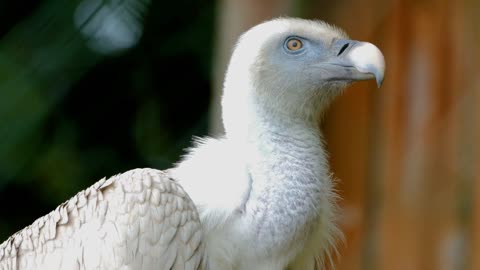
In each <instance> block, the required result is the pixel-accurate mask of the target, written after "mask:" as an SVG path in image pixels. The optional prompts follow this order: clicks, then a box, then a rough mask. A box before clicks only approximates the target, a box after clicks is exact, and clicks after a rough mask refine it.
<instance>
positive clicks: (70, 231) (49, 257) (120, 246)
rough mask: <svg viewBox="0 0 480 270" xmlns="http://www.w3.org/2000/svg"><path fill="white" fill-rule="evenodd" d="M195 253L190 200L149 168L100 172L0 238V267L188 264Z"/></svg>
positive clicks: (194, 261) (196, 261)
mask: <svg viewBox="0 0 480 270" xmlns="http://www.w3.org/2000/svg"><path fill="white" fill-rule="evenodd" d="M199 239H200V240H199ZM203 257H204V243H203V232H202V227H201V224H200V221H199V216H198V212H197V210H196V208H195V206H194V204H193V202H192V201H191V200H190V198H189V197H188V195H187V194H186V193H185V191H184V190H183V189H182V187H181V186H180V185H179V184H178V183H177V182H176V181H175V180H173V179H171V178H170V177H169V176H168V175H167V174H166V173H165V172H162V171H159V170H154V169H135V170H131V171H128V172H125V173H123V174H119V175H116V176H113V177H111V178H109V179H106V178H103V179H101V180H100V181H98V182H96V183H95V184H94V185H92V186H91V187H89V188H88V189H86V190H84V191H81V192H79V193H78V194H77V195H75V196H74V197H72V198H71V199H70V200H68V201H66V202H64V203H62V204H61V205H60V206H58V207H57V209H55V210H54V211H52V212H51V213H49V214H47V215H46V216H43V217H41V218H39V219H37V220H36V221H35V222H34V223H33V224H32V225H30V226H28V227H26V228H25V229H23V230H21V231H19V232H17V233H16V234H14V235H12V236H11V237H10V238H8V239H7V240H6V241H5V242H4V243H2V244H0V270H7V269H8V270H10V269H39V270H43V269H45V270H46V269H49V270H54V269H146V270H148V269H159V268H162V269H191V270H195V269H203V267H204V265H203V264H204V261H205V259H204V258H203Z"/></svg>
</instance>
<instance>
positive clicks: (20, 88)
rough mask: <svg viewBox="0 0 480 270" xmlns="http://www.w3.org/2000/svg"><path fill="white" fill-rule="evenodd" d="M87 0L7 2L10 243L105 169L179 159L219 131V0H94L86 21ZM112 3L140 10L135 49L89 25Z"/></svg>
mask: <svg viewBox="0 0 480 270" xmlns="http://www.w3.org/2000/svg"><path fill="white" fill-rule="evenodd" d="M85 1H86V0H84V1H83V2H85ZM94 1H96V0H94ZM83 2H82V1H60V0H46V1H37V2H36V3H32V4H31V5H24V4H19V3H21V2H17V1H12V0H8V1H2V2H1V3H0V25H1V26H0V38H1V39H0V242H2V241H3V240H4V239H6V238H7V237H8V236H9V235H10V234H12V233H14V232H15V231H17V230H19V229H21V228H23V227H24V226H26V225H28V224H30V223H31V222H33V221H34V219H35V218H37V217H39V216H41V215H44V214H47V213H48V212H49V211H50V210H52V209H53V208H54V207H55V206H56V205H58V204H59V203H61V202H63V201H64V200H66V199H68V198H69V197H71V196H72V195H74V194H75V193H76V192H78V191H79V190H81V189H84V188H86V187H87V186H89V185H91V184H93V183H94V182H95V181H96V180H98V179H100V178H102V177H104V176H111V175H113V174H116V173H120V172H123V171H125V170H128V169H132V168H136V167H154V168H159V169H164V168H168V167H170V166H171V164H172V163H173V162H175V161H177V160H178V159H179V157H180V155H181V154H182V151H183V149H184V148H185V147H188V146H189V145H190V141H191V137H192V135H200V136H201V135H204V134H205V133H206V131H207V119H208V103H209V100H210V70H211V68H210V65H211V55H212V40H213V37H212V35H213V23H214V15H215V10H214V7H215V3H214V2H211V1H195V2H194V1H186V0H177V1H156V2H155V1H152V2H151V3H148V2H147V1H145V0H143V1H142V0H123V1H122V0H119V1H113V0H112V1H102V0H98V1H97V2H92V1H89V3H94V4H95V5H94V7H95V9H94V10H93V11H92V13H91V15H92V16H91V17H87V18H86V19H85V20H84V22H85V24H82V25H80V26H79V25H76V24H75V22H76V21H75V18H74V17H75V16H76V14H77V15H78V13H79V5H81V4H82V3H83ZM102 5H110V6H109V7H113V8H111V10H114V11H118V10H119V9H122V12H123V13H118V12H117V14H121V16H124V17H125V16H127V15H128V14H127V13H131V14H132V16H131V17H128V16H127V17H128V18H127V19H128V20H125V21H126V22H127V23H126V24H124V25H123V26H126V27H127V29H128V28H129V27H130V26H131V27H130V28H131V29H134V28H133V27H137V28H138V29H136V28H135V31H137V30H141V32H143V34H142V35H141V37H140V39H139V40H138V42H136V43H135V44H134V46H132V47H130V48H125V49H123V50H117V51H112V52H105V51H103V52H99V51H96V50H94V48H93V47H92V45H91V44H92V38H95V37H92V36H86V35H85V34H84V32H82V30H84V28H82V27H86V25H87V24H88V23H90V22H95V20H96V18H95V16H97V15H98V14H100V15H101V14H102V10H101V7H102ZM125 14H127V15H125ZM100 15H98V16H100ZM114 19H115V18H114ZM112 25H113V26H115V27H116V28H115V27H110V28H108V27H107V30H108V31H109V33H111V32H112V31H113V32H114V31H119V29H118V25H115V24H111V25H107V26H112ZM120 26H122V25H120ZM89 27H91V25H90V26H89ZM90 30H91V29H90ZM120 30H122V29H120ZM108 31H107V32H108ZM135 33H137V32H135ZM94 34H98V33H96V32H95V33H94ZM121 37H122V36H120V38H121ZM94 41H95V40H94ZM97 41H98V40H97ZM120 41H121V39H120ZM98 42H103V40H100V41H98ZM98 42H97V43H98ZM113 42H116V41H115V40H114V41H113Z"/></svg>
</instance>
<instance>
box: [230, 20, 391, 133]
mask: <svg viewBox="0 0 480 270" xmlns="http://www.w3.org/2000/svg"><path fill="white" fill-rule="evenodd" d="M384 70H385V62H384V57H383V55H382V53H381V52H380V50H379V49H378V48H377V47H376V46H375V45H373V44H371V43H367V42H360V41H355V40H350V39H349V38H348V37H347V35H346V34H345V33H344V32H343V31H342V30H340V29H338V28H336V27H334V26H331V25H329V24H327V23H325V22H322V21H311V20H303V19H293V18H280V19H274V20H271V21H267V22H264V23H262V24H259V25H257V26H255V27H253V28H251V29H250V30H248V31H247V32H245V33H244V34H243V35H242V36H241V37H240V39H239V41H238V43H237V45H236V47H235V49H234V52H233V54H232V58H231V60H230V64H229V67H228V70H227V74H226V78H225V85H224V86H225V87H224V97H223V101H222V102H223V109H224V115H223V116H224V124H225V128H226V129H227V133H228V129H229V125H230V123H228V122H229V121H230V119H229V118H236V119H235V120H234V121H235V122H237V123H236V124H235V125H237V126H238V121H241V119H238V117H230V116H229V115H230V114H243V115H248V113H250V112H247V111H243V110H244V109H245V108H243V109H242V108H240V107H241V106H243V103H244V102H247V103H249V105H250V106H247V107H250V108H255V109H256V110H257V109H259V110H263V111H265V112H273V113H274V114H276V115H280V116H286V117H288V116H293V117H297V118H298V117H301V118H307V119H314V118H315V117H317V116H318V114H319V113H321V112H323V110H324V109H325V108H326V107H327V105H328V104H329V103H330V101H331V100H332V99H333V98H334V97H335V96H337V95H338V94H339V93H340V92H341V90H342V89H344V88H345V87H346V86H347V85H348V84H349V83H351V82H353V81H357V80H367V79H375V80H376V82H377V85H378V86H380V85H381V83H382V81H383V75H384ZM251 105H253V106H251ZM229 111H230V112H229Z"/></svg>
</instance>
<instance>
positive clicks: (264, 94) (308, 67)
mask: <svg viewBox="0 0 480 270" xmlns="http://www.w3.org/2000/svg"><path fill="white" fill-rule="evenodd" d="M384 68H385V64H384V58H383V55H382V53H381V52H380V51H379V49H378V48H377V47H375V46H374V45H372V44H370V43H366V42H359V41H353V40H349V39H348V38H347V36H346V34H345V33H344V32H343V31H341V30H339V29H338V28H336V27H333V26H331V25H329V24H327V23H324V22H321V21H310V20H303V19H294V18H280V19H274V20H271V21H267V22H264V23H262V24H259V25H257V26H255V27H253V28H251V29H250V30H248V31H247V32H246V33H244V34H243V35H242V36H241V37H240V39H239V41H238V43H237V45H236V47H235V50H234V52H233V55H232V57H231V60H230V64H229V66H228V70H227V73H226V77H225V81H224V94H223V98H222V109H223V112H222V116H223V123H224V126H225V130H226V132H225V135H224V136H223V137H221V138H217V139H213V138H206V139H200V140H197V141H196V143H195V144H196V145H195V146H194V147H193V148H191V149H190V150H189V152H188V154H187V155H186V156H185V157H184V158H183V160H182V161H181V162H179V163H178V164H177V165H176V166H175V167H174V168H172V169H169V170H166V171H159V170H155V169H135V170H132V171H128V172H126V173H123V174H119V175H116V176H113V177H111V178H109V179H105V178H104V179H102V180H100V181H99V182H97V183H95V184H94V185H93V186H91V187H90V188H88V189H86V190H84V191H81V192H80V193H78V194H77V195H75V196H74V197H73V198H71V199H70V200H68V201H66V202H65V203H63V204H61V205H60V206H58V207H57V209H55V210H54V211H53V212H51V213H50V214H48V215H46V216H44V217H41V218H39V219H38V220H36V221H35V222H34V223H33V224H32V225H30V226H28V227H26V228H25V229H23V230H22V231H19V232H17V233H16V234H14V235H13V236H11V237H10V238H9V239H7V240H6V241H5V242H4V243H3V244H1V245H0V269H2V270H3V269H45V270H47V269H48V270H54V269H210V270H229V269H230V270H252V269H259V270H267V269H269V270H276V269H278V270H283V269H290V270H300V269H302V270H304V269H307V270H308V269H311V270H313V269H323V268H324V264H325V263H328V261H329V260H330V255H331V253H332V252H335V246H334V245H335V240H336V238H338V236H339V235H340V232H339V230H338V229H337V227H336V225H335V217H336V203H335V197H336V196H335V193H334V190H333V181H332V178H331V174H330V171H329V166H328V162H327V153H326V151H325V149H324V146H323V144H322V134H321V131H320V130H319V125H318V119H319V117H321V115H322V114H323V113H324V112H325V110H326V108H327V106H328V104H329V103H330V101H331V100H332V99H333V98H334V97H335V96H337V95H338V94H339V93H341V91H342V89H344V88H345V87H346V86H347V85H348V84H349V83H350V82H352V81H356V80H366V79H376V81H377V83H378V85H380V84H381V82H382V80H383V75H384Z"/></svg>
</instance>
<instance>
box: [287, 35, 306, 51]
mask: <svg viewBox="0 0 480 270" xmlns="http://www.w3.org/2000/svg"><path fill="white" fill-rule="evenodd" d="M302 47H303V44H302V41H301V40H299V39H297V38H291V39H289V40H288V41H287V48H288V49H289V50H290V51H298V50H300V49H301V48H302Z"/></svg>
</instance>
